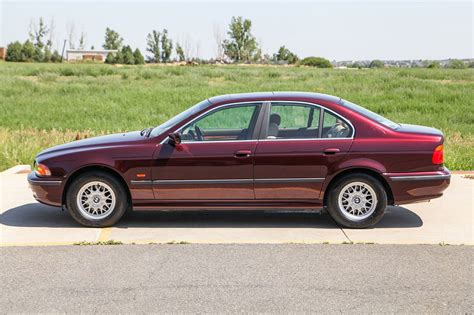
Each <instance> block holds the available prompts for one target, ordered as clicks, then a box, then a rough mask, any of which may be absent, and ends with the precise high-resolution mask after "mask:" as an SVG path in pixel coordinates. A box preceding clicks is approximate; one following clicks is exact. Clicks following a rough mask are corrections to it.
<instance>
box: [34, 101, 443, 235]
mask: <svg viewBox="0 0 474 315" xmlns="http://www.w3.org/2000/svg"><path fill="white" fill-rule="evenodd" d="M443 142H444V137H443V134H442V133H441V132H440V131H439V130H437V129H434V128H430V127H423V126H415V125H407V124H398V123H394V122H392V121H390V120H388V119H386V118H384V117H382V116H379V115H377V114H375V113H373V112H371V111H369V110H367V109H364V108H363V107H361V106H358V105H356V104H353V103H351V102H349V101H346V100H343V99H341V98H339V97H334V96H329V95H324V94H315V93H298V92H278V93H277V92H275V93H271V92H269V93H250V94H233V95H223V96H216V97H212V98H209V99H207V100H204V101H202V102H200V103H198V104H196V105H194V106H192V107H191V108H189V109H188V110H186V111H184V112H182V113H181V114H179V115H177V116H176V117H174V118H171V119H170V120H168V121H167V122H165V123H163V124H162V125H159V126H157V127H154V128H148V129H144V130H142V131H134V132H128V133H121V134H113V135H107V136H101V137H96V138H89V139H84V140H79V141H74V142H71V143H67V144H64V145H59V146H56V147H53V148H50V149H47V150H44V151H43V152H41V153H39V154H38V155H37V157H36V160H35V170H34V171H33V172H31V173H30V174H29V176H28V181H29V184H30V187H31V189H32V190H33V194H34V197H35V198H36V199H37V200H38V201H39V202H42V203H45V204H48V205H53V206H57V207H64V208H67V209H68V210H69V212H70V214H71V216H72V217H73V218H74V219H75V220H76V221H77V222H79V223H80V224H83V225H85V226H90V227H104V226H111V225H113V224H115V223H116V222H117V221H119V220H120V218H121V217H122V216H123V214H124V213H125V212H126V211H129V210H135V211H137V210H173V209H179V210H187V209H201V210H212V209H219V210H229V211H232V210H242V209H245V210H249V211H251V210H279V209H280V210H285V211H289V210H301V209H305V210H314V211H321V210H325V211H326V210H327V211H328V212H329V214H330V215H331V216H332V218H333V219H334V220H335V221H336V222H337V223H338V224H340V225H342V226H344V227H349V228H366V227H370V226H373V225H375V224H376V223H377V222H378V221H379V220H380V219H381V218H382V216H383V214H384V211H385V208H386V207H387V205H401V204H406V203H413V202H419V201H426V200H429V199H433V198H438V197H440V196H442V194H443V191H444V190H445V189H446V188H447V187H448V185H449V182H450V176H451V175H450V173H449V171H448V170H447V169H446V168H445V167H444V166H443Z"/></svg>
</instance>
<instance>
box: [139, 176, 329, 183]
mask: <svg viewBox="0 0 474 315" xmlns="http://www.w3.org/2000/svg"><path fill="white" fill-rule="evenodd" d="M324 180H325V178H322V177H307V178H306V177H305V178H256V179H252V178H229V179H170V180H153V181H151V180H132V181H131V183H132V184H133V185H150V184H153V185H187V184H249V183H308V182H311V183H322V182H324Z"/></svg>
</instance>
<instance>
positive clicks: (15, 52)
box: [5, 41, 23, 62]
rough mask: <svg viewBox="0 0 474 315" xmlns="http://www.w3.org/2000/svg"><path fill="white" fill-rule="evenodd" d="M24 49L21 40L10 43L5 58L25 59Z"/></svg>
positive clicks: (9, 59)
mask: <svg viewBox="0 0 474 315" xmlns="http://www.w3.org/2000/svg"><path fill="white" fill-rule="evenodd" d="M22 49H23V45H22V44H21V43H20V42H19V41H16V42H13V43H10V44H8V46H7V53H6V56H5V60H6V61H16V62H19V61H23V54H22Z"/></svg>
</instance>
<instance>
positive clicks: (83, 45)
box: [79, 32, 86, 50]
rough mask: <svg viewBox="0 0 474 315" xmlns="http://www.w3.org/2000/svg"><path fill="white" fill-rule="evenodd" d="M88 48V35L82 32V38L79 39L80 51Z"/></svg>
mask: <svg viewBox="0 0 474 315" xmlns="http://www.w3.org/2000/svg"><path fill="white" fill-rule="evenodd" d="M85 48H86V34H85V33H84V32H81V37H79V49H81V50H84V49H85Z"/></svg>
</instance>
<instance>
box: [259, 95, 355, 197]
mask: <svg viewBox="0 0 474 315" xmlns="http://www.w3.org/2000/svg"><path fill="white" fill-rule="evenodd" d="M264 115H265V118H264V120H263V125H262V132H261V134H260V138H261V139H260V141H259V143H258V145H257V149H256V153H255V167H254V177H255V197H256V199H262V200H264V199H282V200H317V199H318V198H319V195H320V192H321V188H322V184H323V182H324V180H325V178H326V176H327V174H328V170H329V169H330V168H331V166H332V165H333V164H334V163H336V162H338V161H339V160H340V159H341V158H342V157H343V156H344V155H345V154H346V153H347V152H348V151H349V149H350V146H351V144H352V139H353V127H352V126H351V125H350V123H349V122H348V121H347V120H344V119H342V118H341V117H339V116H338V115H336V114H335V113H333V112H331V111H329V110H327V109H324V108H323V107H320V106H317V105H314V104H308V103H298V102H272V103H271V104H268V105H266V107H265V112H264ZM275 125H277V126H275ZM275 130H276V131H275ZM269 132H270V133H271V134H269Z"/></svg>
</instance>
